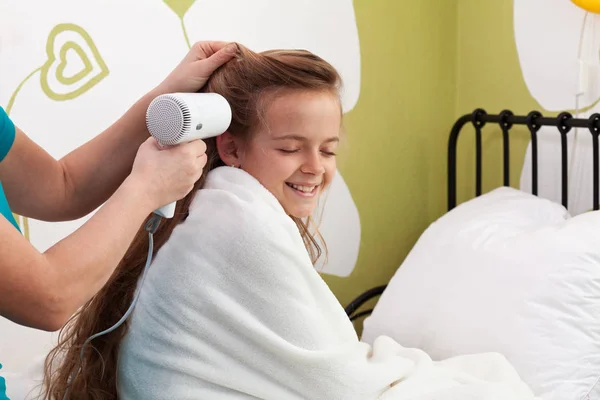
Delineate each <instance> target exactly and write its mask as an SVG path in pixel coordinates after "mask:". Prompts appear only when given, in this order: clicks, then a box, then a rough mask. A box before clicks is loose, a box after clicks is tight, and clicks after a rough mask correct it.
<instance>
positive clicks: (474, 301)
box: [362, 187, 600, 400]
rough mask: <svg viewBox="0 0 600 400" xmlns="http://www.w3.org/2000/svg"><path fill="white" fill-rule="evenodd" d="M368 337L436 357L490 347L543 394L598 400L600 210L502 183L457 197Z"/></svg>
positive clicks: (380, 307)
mask: <svg viewBox="0 0 600 400" xmlns="http://www.w3.org/2000/svg"><path fill="white" fill-rule="evenodd" d="M380 335H387V336H390V337H392V338H394V339H395V340H397V341H398V342H399V343H400V344H402V345H404V346H407V347H416V348H420V349H422V350H424V351H426V352H427V353H429V354H430V355H431V356H432V357H433V358H434V359H438V360H439V359H444V358H448V357H452V356H455V355H461V354H472V353H480V352H488V351H494V352H499V353H501V354H503V355H504V356H506V357H507V358H508V360H509V361H510V362H511V363H512V364H513V366H514V367H515V368H516V369H517V371H518V372H519V374H520V375H521V377H522V379H523V380H524V381H525V382H527V383H528V384H529V385H530V387H531V388H532V389H533V390H534V392H535V393H536V395H538V396H540V397H542V398H543V399H544V400H571V399H572V400H575V399H576V400H583V399H585V400H600V384H599V383H598V380H599V379H600V213H599V212H588V213H585V214H581V215H578V216H577V217H574V218H571V217H570V216H569V214H568V213H567V211H566V210H565V209H564V208H563V207H562V206H560V205H557V204H554V203H552V202H550V201H548V200H545V199H542V198H539V197H536V196H533V195H530V194H527V193H524V192H521V191H518V190H515V189H511V188H504V187H503V188H499V189H496V190H494V191H492V192H490V193H487V194H485V195H483V196H480V197H478V198H475V199H473V200H471V201H468V202H466V203H463V204H462V205H460V206H458V207H457V208H455V209H454V210H452V211H451V212H449V213H447V214H446V215H444V216H443V217H442V218H440V219H439V220H438V221H436V222H435V223H433V224H432V225H431V226H430V227H429V228H428V229H427V230H426V231H425V232H424V233H423V235H422V236H421V238H420V239H419V240H418V242H417V244H416V245H415V247H414V248H413V249H412V251H411V252H410V254H409V255H408V257H407V258H406V260H405V261H404V263H403V264H402V265H401V267H400V268H399V269H398V271H397V272H396V273H395V275H394V276H393V278H392V279H391V281H390V282H389V285H388V287H387V289H386V290H385V292H384V293H383V294H382V296H381V298H380V299H379V301H378V303H377V305H376V307H375V310H374V311H373V313H372V315H371V316H370V317H369V318H367V319H366V320H365V321H364V331H363V337H362V340H364V341H365V342H368V343H372V342H373V339H374V338H375V337H377V336H380ZM585 396H589V397H585Z"/></svg>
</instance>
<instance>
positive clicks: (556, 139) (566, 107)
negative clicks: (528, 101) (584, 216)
mask: <svg viewBox="0 0 600 400" xmlns="http://www.w3.org/2000/svg"><path fill="white" fill-rule="evenodd" d="M514 29H515V42H516V47H517V51H518V55H519V62H520V65H521V70H522V71H523V77H524V78H525V83H526V85H527V88H528V89H529V91H530V93H531V95H532V96H533V97H534V99H535V100H536V101H537V102H538V103H539V104H540V106H541V107H542V109H540V110H539V111H541V112H542V113H544V114H546V115H548V114H550V113H551V112H560V111H568V112H571V113H572V114H573V115H574V116H578V117H581V118H587V117H588V116H589V115H591V114H592V113H595V112H600V105H599V104H598V103H599V99H600V15H598V14H595V13H589V12H586V11H585V10H584V9H582V8H580V7H578V6H577V5H575V4H574V3H573V2H572V1H570V0H515V1H514ZM538 135H539V153H538V154H539V161H538V165H539V177H538V180H539V181H538V182H539V192H538V193H539V195H540V196H543V197H545V198H548V199H551V200H553V201H556V202H558V203H560V202H561V188H562V186H561V152H560V149H561V147H560V136H559V133H558V132H557V130H556V129H554V128H549V127H544V128H542V129H541V130H540V132H539V134H538ZM568 146H569V149H570V151H569V202H568V208H569V211H570V212H571V213H572V214H579V213H581V212H585V211H587V210H590V209H591V208H592V206H593V204H592V179H593V177H592V147H591V135H590V134H589V131H587V130H585V129H576V130H572V131H571V132H570V133H569V134H568ZM531 171H532V170H531V148H529V149H528V151H527V156H526V158H525V162H524V165H523V171H522V176H521V188H522V189H523V190H526V191H530V190H531Z"/></svg>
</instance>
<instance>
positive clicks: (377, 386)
mask: <svg viewBox="0 0 600 400" xmlns="http://www.w3.org/2000/svg"><path fill="white" fill-rule="evenodd" d="M423 312H427V310H423ZM439 334H440V335H443V332H440V333H439ZM118 369H119V373H118V388H119V396H120V398H121V399H122V400H130V399H147V400H150V399H164V398H169V399H178V400H186V399H194V400H197V399H211V400H212V399H274V400H275V399H276V400H286V399H315V400H316V399H324V400H336V399H340V400H351V399H396V400H409V399H410V400H426V399H427V400H430V399H444V400H471V399H473V400H475V399H477V400H479V399H482V400H483V399H485V400H496V399H498V400H500V399H503V400H504V399H506V400H531V399H534V396H533V395H532V393H531V391H530V390H529V389H528V388H527V387H526V386H525V385H524V384H523V382H522V381H521V380H520V379H519V377H518V376H517V374H516V373H515V371H514V369H513V368H512V367H511V365H509V363H508V362H507V361H506V360H505V359H504V358H503V357H501V356H500V355H497V354H480V355H471V356H464V357H463V356H461V357H457V358H453V359H448V360H445V361H443V362H432V360H431V358H430V357H429V356H427V354H425V353H424V352H422V351H419V350H415V349H407V348H404V347H402V346H401V345H400V344H398V343H396V342H394V341H393V340H392V339H390V338H388V337H385V336H384V337H380V338H378V339H377V340H376V341H375V342H374V344H373V346H372V347H371V346H370V345H368V344H366V343H361V342H359V340H358V338H357V335H356V333H355V331H354V328H353V326H352V324H351V322H350V321H349V320H348V318H347V316H346V314H345V313H344V310H343V308H342V307H341V306H340V304H339V302H338V301H337V299H336V298H335V297H334V295H333V294H332V292H331V291H330V290H329V288H328V287H327V285H326V284H325V283H324V282H323V280H322V279H321V277H320V276H319V274H318V273H317V272H316V271H315V269H314V268H313V266H312V265H311V262H310V259H309V257H308V254H307V252H306V250H305V248H304V244H303V242H302V239H301V237H300V234H299V233H298V229H297V228H296V226H295V224H294V223H293V221H292V220H291V219H290V218H289V217H288V216H287V215H286V214H285V212H284V210H283V208H282V207H281V205H280V204H279V203H278V201H277V200H276V199H275V198H274V197H273V196H272V195H271V194H270V192H268V191H267V190H266V189H265V188H264V187H262V186H261V185H260V184H259V182H258V181H256V180H255V179H254V178H253V177H252V176H250V175H249V174H247V173H246V172H244V171H242V170H239V169H235V168H231V167H221V168H218V169H216V170H214V171H212V172H211V173H210V174H209V177H208V182H207V185H206V188H205V189H203V190H201V191H200V192H198V193H197V195H196V198H195V199H194V201H193V203H192V206H191V209H190V215H189V217H188V218H187V220H186V221H185V222H184V223H183V224H181V225H180V226H178V227H177V228H176V229H175V231H174V232H173V234H172V236H171V238H170V240H169V241H168V242H167V243H166V244H165V245H164V246H163V248H162V249H161V250H160V251H159V252H158V254H157V256H156V258H155V260H154V262H153V264H152V266H151V267H150V270H149V272H148V276H147V278H146V281H145V283H144V286H143V289H142V293H141V295H140V299H139V302H138V304H137V306H136V309H135V311H134V313H133V314H132V316H131V320H130V328H129V331H128V334H127V336H126V337H125V339H124V341H123V344H122V347H121V351H120V356H119V367H118Z"/></svg>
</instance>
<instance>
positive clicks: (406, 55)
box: [324, 0, 457, 306]
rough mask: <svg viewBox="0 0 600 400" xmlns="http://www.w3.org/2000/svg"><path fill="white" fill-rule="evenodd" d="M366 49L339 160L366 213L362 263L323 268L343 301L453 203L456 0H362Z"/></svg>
mask: <svg viewBox="0 0 600 400" xmlns="http://www.w3.org/2000/svg"><path fill="white" fill-rule="evenodd" d="M354 5H355V12H356V18H357V24H358V30H359V34H360V45H361V54H362V65H361V68H362V73H361V92H360V98H359V101H358V104H357V105H356V107H355V108H354V109H353V110H352V111H351V112H350V113H348V114H347V115H346V117H345V121H344V123H345V127H346V130H347V134H348V142H347V144H346V147H345V149H344V150H343V151H342V154H341V155H340V159H339V168H340V171H341V172H342V175H343V176H344V179H345V180H346V182H347V184H348V187H349V188H350V191H351V192H352V195H353V197H354V200H355V203H356V205H357V207H358V210H359V213H360V217H361V227H362V242H361V248H360V254H359V259H358V264H357V266H356V268H355V270H354V272H353V273H352V274H351V275H350V276H349V277H348V278H339V277H332V276H328V275H324V278H325V280H326V281H327V283H328V284H329V285H330V287H331V288H332V290H333V291H334V293H335V294H336V295H337V296H338V298H339V300H340V302H341V303H342V304H343V305H344V306H345V305H347V304H348V302H349V301H351V300H352V299H353V298H354V297H356V296H357V295H358V294H360V293H361V292H363V291H364V290H367V289H369V288H371V287H373V286H377V285H380V284H383V283H386V282H388V281H389V279H390V278H391V276H392V275H393V273H394V271H395V270H396V269H397V268H398V266H399V265H400V264H401V263H402V260H403V259H404V257H405V256H406V255H407V254H408V252H409V251H410V249H411V248H412V246H413V245H414V243H415V241H416V240H417V238H418V236H419V235H420V234H421V233H422V232H423V230H424V229H425V228H426V227H427V225H428V224H429V223H430V222H431V221H432V220H434V219H435V218H437V217H439V216H440V215H441V214H442V213H443V211H444V209H445V206H446V189H445V182H446V166H445V165H446V164H445V162H446V157H445V154H446V138H447V135H448V130H449V129H450V126H451V124H452V122H453V120H454V116H455V111H454V110H455V107H456V104H455V103H456V77H457V73H456V65H457V64H456V54H457V52H456V50H457V49H456V34H457V29H456V23H457V20H456V12H457V2H456V1H455V0H437V1H436V0H419V1H412V2H407V1H398V0H369V1H355V2H354Z"/></svg>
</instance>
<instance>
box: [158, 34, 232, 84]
mask: <svg viewBox="0 0 600 400" xmlns="http://www.w3.org/2000/svg"><path fill="white" fill-rule="evenodd" d="M237 49H238V48H237V45H236V44H235V43H228V42H196V43H194V45H193V46H192V48H191V49H190V51H189V52H188V53H187V55H186V56H185V57H184V58H183V60H182V61H181V62H180V63H179V65H177V67H176V68H175V69H174V70H173V71H172V72H171V73H170V74H169V75H168V76H167V78H166V79H165V80H164V81H163V82H162V83H161V84H160V85H158V87H157V88H156V90H155V91H156V92H157V93H156V94H164V93H175V92H197V91H198V90H200V89H201V88H202V87H203V86H204V85H205V84H206V82H207V81H208V78H209V77H210V75H211V74H212V73H213V72H214V71H215V70H216V69H217V68H219V67H220V66H221V65H223V64H225V63H226V62H227V61H229V60H231V59H232V58H233V56H234V55H235V54H236V52H237Z"/></svg>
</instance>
